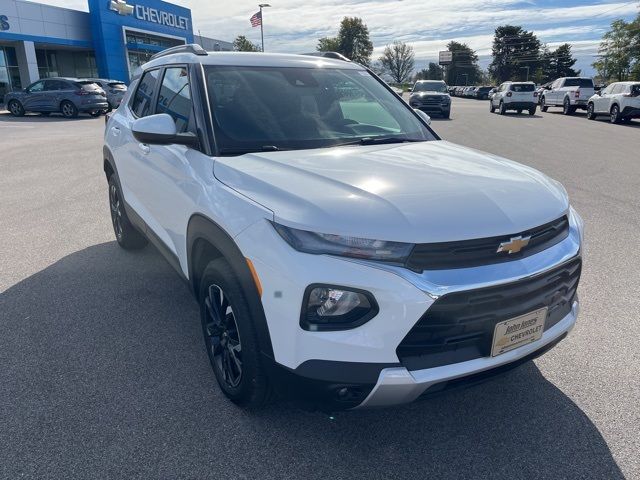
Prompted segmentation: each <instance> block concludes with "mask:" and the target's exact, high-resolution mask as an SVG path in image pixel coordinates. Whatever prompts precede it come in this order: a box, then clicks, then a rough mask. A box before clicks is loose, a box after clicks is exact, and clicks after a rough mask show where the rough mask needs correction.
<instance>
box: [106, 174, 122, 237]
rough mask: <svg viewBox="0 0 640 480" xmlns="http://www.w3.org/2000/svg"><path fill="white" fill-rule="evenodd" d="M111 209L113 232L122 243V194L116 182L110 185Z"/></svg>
mask: <svg viewBox="0 0 640 480" xmlns="http://www.w3.org/2000/svg"><path fill="white" fill-rule="evenodd" d="M109 207H111V208H110V210H111V223H112V224H113V231H114V233H115V234H116V239H117V240H118V241H119V242H121V241H122V233H123V229H122V202H121V201H120V193H119V192H118V187H117V186H116V184H115V182H112V183H111V184H110V185H109Z"/></svg>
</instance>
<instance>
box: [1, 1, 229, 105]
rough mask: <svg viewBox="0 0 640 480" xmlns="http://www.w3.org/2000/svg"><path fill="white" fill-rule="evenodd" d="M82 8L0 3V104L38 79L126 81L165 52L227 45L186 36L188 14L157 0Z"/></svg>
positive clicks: (190, 33) (91, 3)
mask: <svg viewBox="0 0 640 480" xmlns="http://www.w3.org/2000/svg"><path fill="white" fill-rule="evenodd" d="M88 3H89V11H88V12H82V11H78V10H70V9H68V8H60V7H52V6H50V5H45V4H41V3H35V2H28V1H24V0H0V102H2V97H4V94H5V93H6V92H8V91H11V90H16V89H20V88H24V87H26V86H27V85H29V84H30V83H32V82H34V81H36V80H38V79H39V78H44V77H55V76H61V77H100V78H109V79H115V80H123V81H125V82H128V81H129V79H130V78H131V76H132V74H133V73H134V71H135V69H136V67H138V66H139V65H142V64H143V63H145V62H146V61H147V60H149V58H150V57H151V55H153V54H154V53H157V52H159V51H161V50H164V49H165V48H168V47H173V46H176V45H181V44H184V43H198V44H200V45H202V46H203V47H204V48H205V49H206V50H231V44H230V43H229V42H224V41H221V40H216V39H213V38H207V37H201V36H200V35H194V32H193V23H192V20H191V10H189V9H188V8H184V7H181V6H179V5H175V4H172V3H168V2H163V1H160V0H88Z"/></svg>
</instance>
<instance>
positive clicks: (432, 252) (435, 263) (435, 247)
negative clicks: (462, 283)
mask: <svg viewBox="0 0 640 480" xmlns="http://www.w3.org/2000/svg"><path fill="white" fill-rule="evenodd" d="M568 235H569V220H568V218H567V216H566V215H565V216H562V217H560V218H558V219H557V220H554V221H553V222H549V223H546V224H544V225H541V226H539V227H536V228H532V229H530V230H527V231H524V232H519V233H514V234H512V235H503V236H500V237H489V238H480V239H475V240H462V241H457V242H442V243H421V244H418V245H416V246H415V247H414V248H413V251H412V252H411V255H410V256H409V258H408V260H407V264H406V266H407V267H408V268H410V269H411V270H414V271H417V272H421V271H423V270H444V269H451V268H467V267H479V266H481V265H490V264H494V263H502V262H508V261H511V260H519V259H521V258H525V257H528V256H530V255H533V254H535V253H538V252H541V251H542V250H545V249H547V248H549V247H552V246H553V245H555V244H557V243H559V242H561V241H562V240H564V239H565V238H567V236H568ZM517 236H522V237H529V236H530V237H531V239H530V240H529V244H528V245H527V246H526V247H524V248H523V249H522V250H520V252H518V253H507V252H500V253H498V252H497V250H498V246H499V245H500V244H501V243H502V242H508V241H509V240H510V239H511V238H513V237H517Z"/></svg>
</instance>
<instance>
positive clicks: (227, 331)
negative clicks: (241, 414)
mask: <svg viewBox="0 0 640 480" xmlns="http://www.w3.org/2000/svg"><path fill="white" fill-rule="evenodd" d="M198 298H199V301H200V317H201V321H202V333H203V335H204V342H205V346H206V348H207V355H208V356H209V361H210V362H211V367H212V368H213V372H214V374H215V376H216V380H217V381H218V385H219V386H220V389H221V390H222V391H223V393H224V394H225V395H226V396H227V397H228V398H229V399H230V400H231V401H232V402H234V403H236V404H238V405H240V406H243V407H248V408H256V407H260V406H262V405H263V404H264V403H266V402H267V401H268V400H269V399H270V397H271V387H270V385H269V382H268V379H267V376H266V372H265V371H264V367H263V366H262V362H261V360H260V354H259V348H258V336H257V332H256V330H255V327H254V324H255V323H254V322H255V321H254V318H253V315H252V313H251V310H250V309H249V307H248V303H247V301H246V298H245V292H244V289H243V287H242V285H241V284H240V282H239V281H238V279H237V278H236V276H235V273H234V272H233V269H232V268H231V267H230V266H229V264H228V263H227V261H226V260H224V259H222V258H219V259H217V260H214V261H212V262H210V263H209V264H208V265H207V267H206V268H205V270H204V273H203V274H202V280H201V282H200V292H199V297H198Z"/></svg>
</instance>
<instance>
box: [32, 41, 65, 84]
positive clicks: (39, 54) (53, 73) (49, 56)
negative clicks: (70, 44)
mask: <svg viewBox="0 0 640 480" xmlns="http://www.w3.org/2000/svg"><path fill="white" fill-rule="evenodd" d="M36 60H37V61H38V75H39V76H40V78H49V77H59V76H60V74H59V73H58V54H57V52H56V51H55V50H43V49H38V48H37V49H36Z"/></svg>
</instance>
